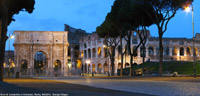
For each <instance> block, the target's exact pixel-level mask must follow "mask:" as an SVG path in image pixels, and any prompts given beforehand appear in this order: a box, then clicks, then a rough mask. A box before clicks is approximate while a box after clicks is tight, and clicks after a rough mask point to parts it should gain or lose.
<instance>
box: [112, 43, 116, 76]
mask: <svg viewBox="0 0 200 96" xmlns="http://www.w3.org/2000/svg"><path fill="white" fill-rule="evenodd" d="M111 52H112V55H111V67H112V68H111V76H114V65H115V47H114V46H112V47H111Z"/></svg>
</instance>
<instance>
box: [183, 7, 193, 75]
mask: <svg viewBox="0 0 200 96" xmlns="http://www.w3.org/2000/svg"><path fill="white" fill-rule="evenodd" d="M191 10H192V32H193V44H192V47H193V77H194V78H196V65H195V55H196V54H195V38H194V8H193V5H186V6H184V11H186V12H187V13H188V12H191Z"/></svg>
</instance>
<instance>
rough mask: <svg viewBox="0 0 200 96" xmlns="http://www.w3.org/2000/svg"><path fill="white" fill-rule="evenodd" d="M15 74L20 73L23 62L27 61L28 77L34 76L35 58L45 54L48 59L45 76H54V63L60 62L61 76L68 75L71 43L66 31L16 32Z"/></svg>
mask: <svg viewBox="0 0 200 96" xmlns="http://www.w3.org/2000/svg"><path fill="white" fill-rule="evenodd" d="M14 34H15V37H16V38H15V43H14V47H15V63H16V68H15V72H20V69H21V65H20V64H21V62H22V60H26V61H27V65H28V66H27V70H28V71H29V72H27V75H34V56H35V54H36V53H37V52H43V53H44V54H45V56H46V57H45V58H46V61H45V62H46V63H47V64H46V71H45V75H50V76H53V75H54V62H55V61H56V60H60V62H61V66H63V68H61V73H62V74H61V75H62V76H67V75H68V73H69V72H68V66H67V53H68V51H67V50H68V46H69V43H68V41H67V32H66V31H15V32H14Z"/></svg>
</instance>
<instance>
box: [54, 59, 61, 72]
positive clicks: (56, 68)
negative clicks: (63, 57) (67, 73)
mask: <svg viewBox="0 0 200 96" xmlns="http://www.w3.org/2000/svg"><path fill="white" fill-rule="evenodd" d="M61 68H62V65H61V61H60V60H56V61H55V62H54V71H55V72H61Z"/></svg>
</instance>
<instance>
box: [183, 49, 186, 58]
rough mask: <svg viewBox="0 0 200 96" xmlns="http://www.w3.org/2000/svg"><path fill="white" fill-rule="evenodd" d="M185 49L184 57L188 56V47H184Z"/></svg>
mask: <svg viewBox="0 0 200 96" xmlns="http://www.w3.org/2000/svg"><path fill="white" fill-rule="evenodd" d="M183 48H184V56H187V47H186V48H185V47H183Z"/></svg>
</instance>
